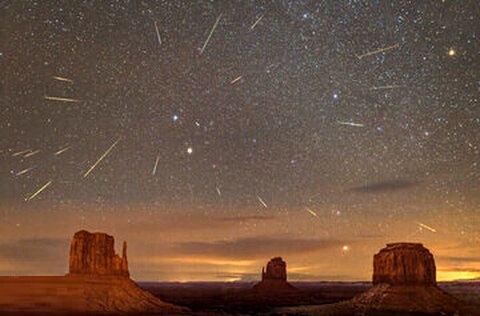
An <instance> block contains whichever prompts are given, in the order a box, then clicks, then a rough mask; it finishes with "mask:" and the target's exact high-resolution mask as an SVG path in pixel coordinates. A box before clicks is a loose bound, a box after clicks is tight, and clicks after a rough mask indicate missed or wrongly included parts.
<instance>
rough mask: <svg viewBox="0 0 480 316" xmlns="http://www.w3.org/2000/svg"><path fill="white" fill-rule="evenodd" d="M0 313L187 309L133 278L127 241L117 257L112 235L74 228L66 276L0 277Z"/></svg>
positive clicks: (126, 312)
mask: <svg viewBox="0 0 480 316" xmlns="http://www.w3.org/2000/svg"><path fill="white" fill-rule="evenodd" d="M0 293H2V295H0V315H18V314H17V313H19V314H21V315H40V314H41V315H119V314H121V315H191V311H189V310H187V309H185V308H183V307H179V306H175V305H173V304H169V303H166V302H163V301H162V300H160V299H159V298H157V297H155V296H153V295H152V294H151V293H149V292H147V291H144V290H143V289H141V288H140V287H138V286H137V284H135V282H133V281H132V280H131V279H130V278H129V273H128V262H127V244H126V243H125V242H124V243H123V254H122V257H121V258H120V257H119V256H118V255H117V254H115V251H114V240H113V237H112V236H110V235H107V234H104V233H89V232H87V231H85V230H82V231H79V232H77V233H75V235H74V236H73V240H72V243H71V248H70V273H69V274H68V275H66V276H45V277H27V276H26V277H0Z"/></svg>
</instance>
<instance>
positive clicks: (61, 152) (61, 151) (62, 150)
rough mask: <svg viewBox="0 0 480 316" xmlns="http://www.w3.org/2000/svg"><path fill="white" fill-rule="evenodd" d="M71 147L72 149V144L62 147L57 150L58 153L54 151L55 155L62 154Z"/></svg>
mask: <svg viewBox="0 0 480 316" xmlns="http://www.w3.org/2000/svg"><path fill="white" fill-rule="evenodd" d="M69 149H70V146H67V147H65V148H62V149H60V150H59V151H57V152H56V153H54V155H55V156H58V155H60V154H63V153H64V152H66V151H67V150H69Z"/></svg>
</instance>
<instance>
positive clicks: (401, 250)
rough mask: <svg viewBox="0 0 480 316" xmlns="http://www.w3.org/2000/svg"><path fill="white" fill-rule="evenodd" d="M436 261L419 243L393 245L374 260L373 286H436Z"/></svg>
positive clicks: (388, 246)
mask: <svg viewBox="0 0 480 316" xmlns="http://www.w3.org/2000/svg"><path fill="white" fill-rule="evenodd" d="M435 274H436V272H435V261H434V259H433V255H432V254H431V253H430V251H428V249H427V248H425V247H423V245H422V244H419V243H392V244H387V247H386V248H383V249H382V250H380V252H379V253H377V254H376V255H375V256H374V258H373V284H374V285H375V284H380V283H386V284H390V285H436V277H435Z"/></svg>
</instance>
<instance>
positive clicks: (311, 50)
mask: <svg viewBox="0 0 480 316" xmlns="http://www.w3.org/2000/svg"><path fill="white" fill-rule="evenodd" d="M1 6H2V10H1V12H2V13H1V15H2V17H1V19H0V30H1V31H0V37H1V41H0V42H1V44H0V65H1V66H0V67H1V71H0V74H1V75H0V82H1V104H0V113H1V115H0V135H1V137H0V274H2V275H62V274H64V273H66V272H67V270H68V252H69V242H70V238H71V237H72V236H73V234H74V232H75V231H77V230H80V229H87V230H90V231H102V232H107V233H109V234H111V235H114V236H115V238H116V241H117V247H119V245H120V244H121V241H123V240H126V241H127V242H128V244H129V249H128V254H129V264H130V272H131V274H132V277H133V278H135V279H137V280H145V281H197V280H207V281H235V280H256V279H259V278H260V271H261V267H262V265H265V264H266V262H267V261H268V260H269V259H270V258H271V257H273V256H282V257H283V258H284V259H285V260H286V262H287V267H288V277H289V279H290V280H307V281H319V280H370V278H371V273H372V256H373V254H374V253H375V252H377V251H378V250H379V249H381V248H382V247H384V245H385V243H387V242H396V241H413V242H421V243H423V244H424V245H425V246H426V247H427V248H429V249H430V250H431V252H432V253H433V254H434V255H435V259H436V263H437V270H438V274H437V276H438V278H439V279H440V280H449V279H458V278H475V277H480V254H479V249H480V229H479V227H480V170H479V160H480V105H479V94H480V80H479V77H478V74H479V69H480V53H479V52H480V47H479V42H478V36H479V33H480V32H479V31H480V30H479V28H478V25H479V23H480V21H479V19H480V6H479V5H478V3H477V1H474V0H465V1H449V0H446V1H440V0H439V1H353V0H352V1H333V0H332V1H303V0H298V1H292V0H290V1H289V0H282V1H147V0H143V1H126V0H125V1H86V0H85V1H26V0H25V1H4V2H2V4H1Z"/></svg>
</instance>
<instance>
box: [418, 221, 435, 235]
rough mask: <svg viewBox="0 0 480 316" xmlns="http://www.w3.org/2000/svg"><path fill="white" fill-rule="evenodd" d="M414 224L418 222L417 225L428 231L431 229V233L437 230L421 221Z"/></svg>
mask: <svg viewBox="0 0 480 316" xmlns="http://www.w3.org/2000/svg"><path fill="white" fill-rule="evenodd" d="M416 224H418V226H420V227H422V228H425V229H428V230H429V231H431V232H432V233H436V232H437V230H436V229H435V228H433V227H430V226H428V225H425V224H423V223H420V222H416Z"/></svg>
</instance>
